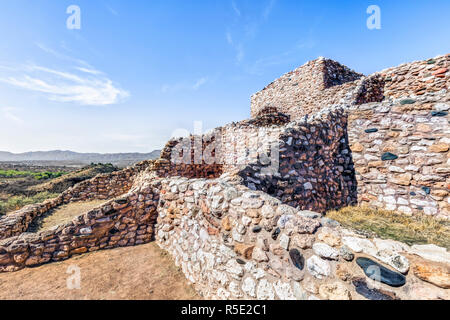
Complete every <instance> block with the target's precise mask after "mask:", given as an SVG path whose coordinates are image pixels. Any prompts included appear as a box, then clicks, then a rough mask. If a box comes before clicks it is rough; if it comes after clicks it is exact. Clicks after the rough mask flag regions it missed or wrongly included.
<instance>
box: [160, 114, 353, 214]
mask: <svg viewBox="0 0 450 320" xmlns="http://www.w3.org/2000/svg"><path fill="white" fill-rule="evenodd" d="M216 134H217V135H216V137H218V136H220V137H221V138H220V142H218V144H216V145H215V147H212V148H211V147H210V144H209V143H207V142H209V141H210V140H211V139H210V135H204V136H193V137H190V138H187V139H188V140H187V145H192V146H193V145H194V143H195V142H194V141H195V140H196V139H198V140H197V141H207V142H204V143H203V145H202V148H201V151H202V152H207V153H208V154H213V155H214V156H215V157H214V160H215V161H216V162H218V166H222V167H221V169H222V171H217V174H216V177H217V176H220V174H221V173H222V172H233V173H236V174H238V175H240V176H241V177H243V178H244V180H243V181H244V184H245V185H246V186H248V187H249V188H250V189H252V190H260V191H263V192H266V193H268V194H269V195H272V196H274V197H276V198H278V199H280V200H281V201H283V203H285V204H288V205H291V206H293V207H298V208H299V209H304V210H306V209H308V210H315V211H318V212H323V213H324V212H326V211H327V210H330V209H337V208H342V207H344V206H347V205H350V204H355V203H356V199H357V197H356V180H355V175H354V168H353V163H352V159H351V156H350V148H349V145H348V138H347V117H346V115H345V114H344V111H343V110H342V109H338V108H336V109H330V110H325V111H323V112H320V113H318V114H317V115H315V116H313V117H311V118H310V119H309V120H308V121H299V122H288V119H287V118H286V116H284V117H283V116H281V114H277V113H276V114H265V115H262V116H260V117H257V118H255V119H251V120H246V121H242V122H238V123H233V124H230V125H227V126H225V127H221V128H218V129H216ZM180 141H181V140H174V141H173V142H170V143H169V144H168V145H167V148H165V149H164V151H163V153H164V154H165V158H166V159H170V156H169V154H172V153H174V152H175V153H178V152H179V149H176V147H177V146H179V145H180V144H181V142H180ZM189 141H190V142H191V143H190V144H189ZM216 142H217V141H216ZM185 145H186V144H185ZM216 148H218V149H220V152H218V151H217V150H216ZM194 157H195V156H194V151H192V152H191V158H189V157H188V160H189V161H191V162H193V161H194ZM174 167H175V168H176V170H173V169H168V170H166V172H165V173H164V174H163V175H161V174H159V175H160V176H174V175H179V176H184V177H188V178H192V177H198V178H202V177H205V175H204V174H203V173H204V171H199V170H191V168H193V167H194V165H181V166H180V165H172V166H171V168H174ZM199 167H200V168H201V167H202V166H201V165H199ZM210 167H211V165H204V167H203V169H202V170H206V169H208V168H210ZM186 168H188V169H186ZM183 170H184V172H183ZM166 173H167V174H166ZM186 173H187V174H186ZM195 174H197V175H195ZM209 178H215V176H214V175H210V176H209Z"/></svg>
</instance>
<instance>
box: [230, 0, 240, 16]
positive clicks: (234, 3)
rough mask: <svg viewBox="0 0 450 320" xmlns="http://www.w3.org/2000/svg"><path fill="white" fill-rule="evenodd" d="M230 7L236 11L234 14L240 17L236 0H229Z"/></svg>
mask: <svg viewBox="0 0 450 320" xmlns="http://www.w3.org/2000/svg"><path fill="white" fill-rule="evenodd" d="M231 7H232V8H233V10H234V13H236V15H237V16H238V17H240V16H241V11H240V10H239V8H238V7H237V5H236V2H234V1H231Z"/></svg>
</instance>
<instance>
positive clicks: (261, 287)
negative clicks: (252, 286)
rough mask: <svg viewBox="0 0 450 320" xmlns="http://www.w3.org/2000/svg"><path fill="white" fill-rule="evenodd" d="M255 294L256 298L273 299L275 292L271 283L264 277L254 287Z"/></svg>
mask: <svg viewBox="0 0 450 320" xmlns="http://www.w3.org/2000/svg"><path fill="white" fill-rule="evenodd" d="M256 296H257V298H258V300H274V299H275V294H274V292H273V287H272V284H271V283H270V282H269V281H267V280H266V279H262V280H261V281H260V282H259V284H258V288H257V289H256Z"/></svg>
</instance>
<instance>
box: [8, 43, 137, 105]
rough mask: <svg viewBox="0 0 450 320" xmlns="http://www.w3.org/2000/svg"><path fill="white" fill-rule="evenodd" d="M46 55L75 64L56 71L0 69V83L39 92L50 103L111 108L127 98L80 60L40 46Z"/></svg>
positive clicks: (33, 66) (28, 67)
mask: <svg viewBox="0 0 450 320" xmlns="http://www.w3.org/2000/svg"><path fill="white" fill-rule="evenodd" d="M39 47H40V48H41V49H42V50H44V51H45V52H48V53H51V54H52V55H54V56H56V57H57V58H59V59H61V60H66V61H71V62H72V63H73V64H74V65H72V66H70V67H69V68H66V69H65V70H62V69H61V70H59V69H54V68H48V67H45V66H39V65H36V64H28V65H20V66H18V67H15V68H11V67H5V68H1V67H0V70H6V71H4V72H1V71H0V82H2V83H5V84H8V85H11V86H15V87H17V88H21V89H24V90H29V91H34V92H39V93H42V94H43V95H44V96H45V97H46V98H48V99H49V100H53V101H60V102H72V103H78V104H81V105H97V106H104V105H111V104H115V103H118V102H120V101H122V100H123V99H125V98H127V97H128V96H129V92H127V91H125V90H123V89H121V88H120V87H119V86H118V85H116V84H115V83H113V81H112V80H111V79H109V78H108V76H107V75H106V74H104V73H103V72H101V71H99V70H96V69H95V68H93V67H91V66H90V65H89V64H88V63H86V62H84V61H83V60H79V59H74V58H71V57H69V56H66V55H63V54H60V53H58V52H56V51H54V50H52V49H49V48H47V47H45V46H42V45H39Z"/></svg>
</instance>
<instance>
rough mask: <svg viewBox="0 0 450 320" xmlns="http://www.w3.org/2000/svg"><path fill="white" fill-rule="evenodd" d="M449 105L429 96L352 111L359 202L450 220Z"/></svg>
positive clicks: (448, 98)
mask: <svg viewBox="0 0 450 320" xmlns="http://www.w3.org/2000/svg"><path fill="white" fill-rule="evenodd" d="M449 101H450V94H449V93H446V94H431V93H428V94H425V95H421V96H419V97H415V98H414V99H412V98H404V99H398V100H397V101H385V102H383V103H377V104H366V105H361V106H354V107H352V108H350V109H349V127H348V132H349V133H348V134H349V140H350V143H351V149H352V156H353V160H354V163H355V169H356V174H357V180H358V198H359V203H366V204H370V205H373V206H377V207H381V208H384V209H388V210H393V211H399V212H403V213H405V214H408V215H411V214H414V213H425V214H427V215H433V216H436V217H438V218H442V219H449V218H450V199H449V190H450V153H449V146H450V140H449V139H450V138H449V137H450V135H449V134H450V128H449V125H448V123H449V116H448V114H447V111H448V109H449V108H450V103H449Z"/></svg>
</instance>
